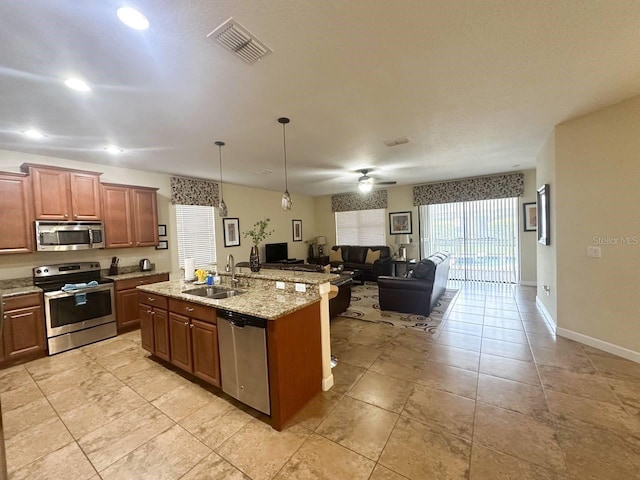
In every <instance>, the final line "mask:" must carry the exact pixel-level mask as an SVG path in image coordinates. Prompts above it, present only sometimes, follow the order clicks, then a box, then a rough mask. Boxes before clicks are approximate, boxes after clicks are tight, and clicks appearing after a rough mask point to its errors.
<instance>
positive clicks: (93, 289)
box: [44, 284, 113, 299]
mask: <svg viewBox="0 0 640 480" xmlns="http://www.w3.org/2000/svg"><path fill="white" fill-rule="evenodd" d="M105 290H113V285H112V284H107V285H98V286H97V287H90V288H81V289H79V290H74V291H72V292H63V291H62V290H56V291H55V292H45V294H44V296H45V297H46V298H48V299H55V298H65V297H72V296H74V295H75V294H76V293H93V292H102V291H105Z"/></svg>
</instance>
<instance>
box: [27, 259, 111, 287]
mask: <svg viewBox="0 0 640 480" xmlns="http://www.w3.org/2000/svg"><path fill="white" fill-rule="evenodd" d="M92 281H95V282H98V283H99V284H104V283H112V282H113V280H111V279H109V278H102V277H101V276H100V264H99V263H98V262H76V263H61V264H57V265H43V266H40V267H34V269H33V284H34V285H35V286H36V287H40V288H42V289H43V290H44V291H45V292H53V291H56V290H60V289H61V288H62V287H63V286H64V285H66V284H68V283H89V282H92Z"/></svg>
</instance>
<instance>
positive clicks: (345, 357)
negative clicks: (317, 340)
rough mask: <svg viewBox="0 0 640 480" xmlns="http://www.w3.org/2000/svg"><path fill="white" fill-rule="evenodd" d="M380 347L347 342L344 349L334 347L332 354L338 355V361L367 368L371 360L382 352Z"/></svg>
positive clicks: (374, 359)
mask: <svg viewBox="0 0 640 480" xmlns="http://www.w3.org/2000/svg"><path fill="white" fill-rule="evenodd" d="M382 351H383V349H382V348H372V347H365V346H364V345H355V344H351V343H350V344H349V345H348V346H347V347H345V348H344V349H342V348H340V349H337V348H336V349H335V350H334V351H333V354H334V355H336V356H337V357H338V361H339V362H344V363H348V364H350V365H353V366H356V367H361V368H369V367H370V366H371V365H372V364H373V362H375V361H376V359H377V358H378V357H379V356H380V355H381V354H382Z"/></svg>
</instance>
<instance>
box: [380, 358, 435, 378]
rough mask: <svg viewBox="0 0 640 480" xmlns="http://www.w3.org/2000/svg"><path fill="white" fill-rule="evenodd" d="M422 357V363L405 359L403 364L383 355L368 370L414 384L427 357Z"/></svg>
mask: <svg viewBox="0 0 640 480" xmlns="http://www.w3.org/2000/svg"><path fill="white" fill-rule="evenodd" d="M424 357H425V359H424V360H422V361H416V360H411V359H409V358H407V359H406V361H404V362H403V361H402V360H401V359H399V358H394V357H391V356H389V355H386V354H384V353H383V354H382V355H380V357H379V358H378V359H377V360H376V361H375V362H374V363H373V365H371V367H370V368H369V370H370V371H372V372H376V373H379V374H382V375H387V376H389V377H395V378H399V379H401V380H406V381H408V382H415V381H416V380H417V379H418V377H419V376H420V373H421V371H422V367H423V365H424V363H425V361H426V357H427V355H425V356H424Z"/></svg>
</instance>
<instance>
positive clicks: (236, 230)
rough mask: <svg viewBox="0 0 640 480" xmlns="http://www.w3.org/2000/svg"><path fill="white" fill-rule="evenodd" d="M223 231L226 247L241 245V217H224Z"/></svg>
mask: <svg viewBox="0 0 640 480" xmlns="http://www.w3.org/2000/svg"><path fill="white" fill-rule="evenodd" d="M222 225H223V229H222V230H223V233H224V246H225V247H239V246H240V219H239V218H223V219H222Z"/></svg>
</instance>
